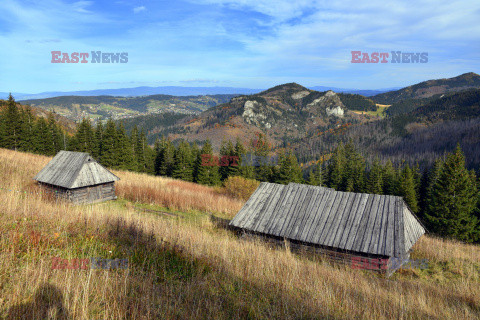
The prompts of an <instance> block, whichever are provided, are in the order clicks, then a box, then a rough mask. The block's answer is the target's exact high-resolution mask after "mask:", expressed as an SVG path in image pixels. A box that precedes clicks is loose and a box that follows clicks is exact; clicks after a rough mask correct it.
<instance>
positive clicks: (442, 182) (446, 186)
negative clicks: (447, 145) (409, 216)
mask: <svg viewBox="0 0 480 320" xmlns="http://www.w3.org/2000/svg"><path fill="white" fill-rule="evenodd" d="M442 167H443V168H442V170H441V173H440V175H439V176H438V179H437V181H436V182H435V184H434V186H433V188H432V198H431V201H430V202H429V203H428V206H429V210H428V213H427V214H426V218H427V221H428V223H429V225H430V227H431V229H432V231H434V232H435V233H437V234H439V235H442V236H447V237H453V238H456V239H459V240H462V241H467V242H472V241H476V240H478V239H479V233H480V230H479V229H480V227H479V225H478V219H477V217H476V216H475V213H474V212H475V207H476V205H477V201H478V197H479V195H478V191H477V185H476V177H475V175H474V174H472V173H470V172H469V171H468V170H467V169H466V168H465V157H464V155H463V153H462V150H461V148H460V145H457V148H456V150H455V152H454V153H452V154H449V155H448V156H447V159H446V161H445V163H444V164H443V166H442Z"/></svg>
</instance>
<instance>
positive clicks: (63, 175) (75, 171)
mask: <svg viewBox="0 0 480 320" xmlns="http://www.w3.org/2000/svg"><path fill="white" fill-rule="evenodd" d="M33 179H34V180H37V181H39V182H42V183H48V184H51V185H54V186H59V187H63V188H67V189H74V188H81V187H86V186H93V185H97V184H103V183H108V182H114V181H117V180H120V178H118V177H117V176H116V175H114V174H113V173H111V172H110V171H108V170H107V169H105V168H104V167H103V166H102V165H100V164H99V163H98V162H97V161H95V160H94V159H93V158H92V157H91V156H90V155H89V154H88V153H84V152H72V151H60V152H59V153H57V155H56V156H55V157H54V158H53V159H52V160H51V161H50V162H49V163H48V164H47V165H46V166H45V168H43V169H42V171H40V172H39V173H38V174H37V175H36V176H35V178H33Z"/></svg>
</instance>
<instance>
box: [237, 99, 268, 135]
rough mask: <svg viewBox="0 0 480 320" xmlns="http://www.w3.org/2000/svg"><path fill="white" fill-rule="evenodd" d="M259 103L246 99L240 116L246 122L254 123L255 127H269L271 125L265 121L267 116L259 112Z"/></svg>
mask: <svg viewBox="0 0 480 320" xmlns="http://www.w3.org/2000/svg"><path fill="white" fill-rule="evenodd" d="M260 107H261V105H260V103H258V102H257V101H250V100H248V101H246V102H245V104H244V106H243V114H242V117H243V119H244V120H245V122H246V123H248V124H253V125H256V126H257V127H261V126H263V127H265V128H267V129H270V128H271V127H272V125H271V124H270V123H269V122H267V121H266V120H267V116H266V115H265V114H263V113H262V112H261V108H260Z"/></svg>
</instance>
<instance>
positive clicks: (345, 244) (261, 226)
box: [230, 182, 425, 269]
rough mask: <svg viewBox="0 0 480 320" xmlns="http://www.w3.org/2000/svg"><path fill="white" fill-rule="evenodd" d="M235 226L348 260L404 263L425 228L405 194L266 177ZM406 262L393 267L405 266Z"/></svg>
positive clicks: (390, 266)
mask: <svg viewBox="0 0 480 320" xmlns="http://www.w3.org/2000/svg"><path fill="white" fill-rule="evenodd" d="M230 226H232V227H235V228H240V229H242V230H244V231H247V232H250V233H256V234H260V235H265V236H269V237H273V238H277V239H283V240H289V241H291V242H292V243H293V244H295V243H297V244H301V245H307V246H313V247H316V248H320V249H321V250H322V252H326V253H328V255H330V256H333V257H335V258H338V257H341V259H343V260H344V261H355V259H357V261H359V260H360V259H364V258H367V259H374V260H376V261H382V262H386V263H385V264H384V265H382V264H378V263H377V264H376V268H378V269H391V268H392V265H391V263H390V262H391V261H392V258H396V259H395V261H397V262H398V261H401V262H402V263H403V262H404V261H405V260H406V259H408V258H409V253H410V249H411V248H412V246H413V245H414V244H415V242H416V241H417V240H418V239H419V238H420V237H421V236H422V235H423V234H424V233H425V228H424V227H423V226H422V225H421V223H420V222H419V221H418V220H417V219H416V217H415V216H414V214H413V213H412V212H411V210H410V209H409V208H408V206H407V205H406V203H405V202H404V200H403V199H402V198H401V197H396V196H388V195H374V194H365V193H353V192H340V191H335V190H333V189H329V188H323V187H314V186H308V185H303V184H296V183H290V184H289V185H281V184H274V183H266V182H262V183H261V184H260V186H259V187H258V188H257V190H256V191H255V192H254V193H253V194H252V196H251V197H250V199H249V200H248V201H247V202H246V203H245V205H244V206H243V207H242V209H241V210H240V211H239V212H238V213H237V215H236V216H235V217H234V218H233V219H232V220H231V222H230ZM400 265H401V264H398V263H397V265H396V266H394V267H393V268H398V267H400Z"/></svg>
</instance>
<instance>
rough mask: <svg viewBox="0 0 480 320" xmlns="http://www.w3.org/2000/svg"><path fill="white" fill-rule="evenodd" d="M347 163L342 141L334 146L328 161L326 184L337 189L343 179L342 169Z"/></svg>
mask: <svg viewBox="0 0 480 320" xmlns="http://www.w3.org/2000/svg"><path fill="white" fill-rule="evenodd" d="M346 163H347V159H346V157H345V147H344V146H343V144H342V143H340V145H339V146H337V147H336V148H335V150H334V151H333V153H332V157H331V158H330V161H329V163H328V169H327V171H328V179H327V181H328V186H329V187H330V188H333V189H335V190H339V189H340V188H341V186H342V182H343V180H344V170H345V166H346Z"/></svg>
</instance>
